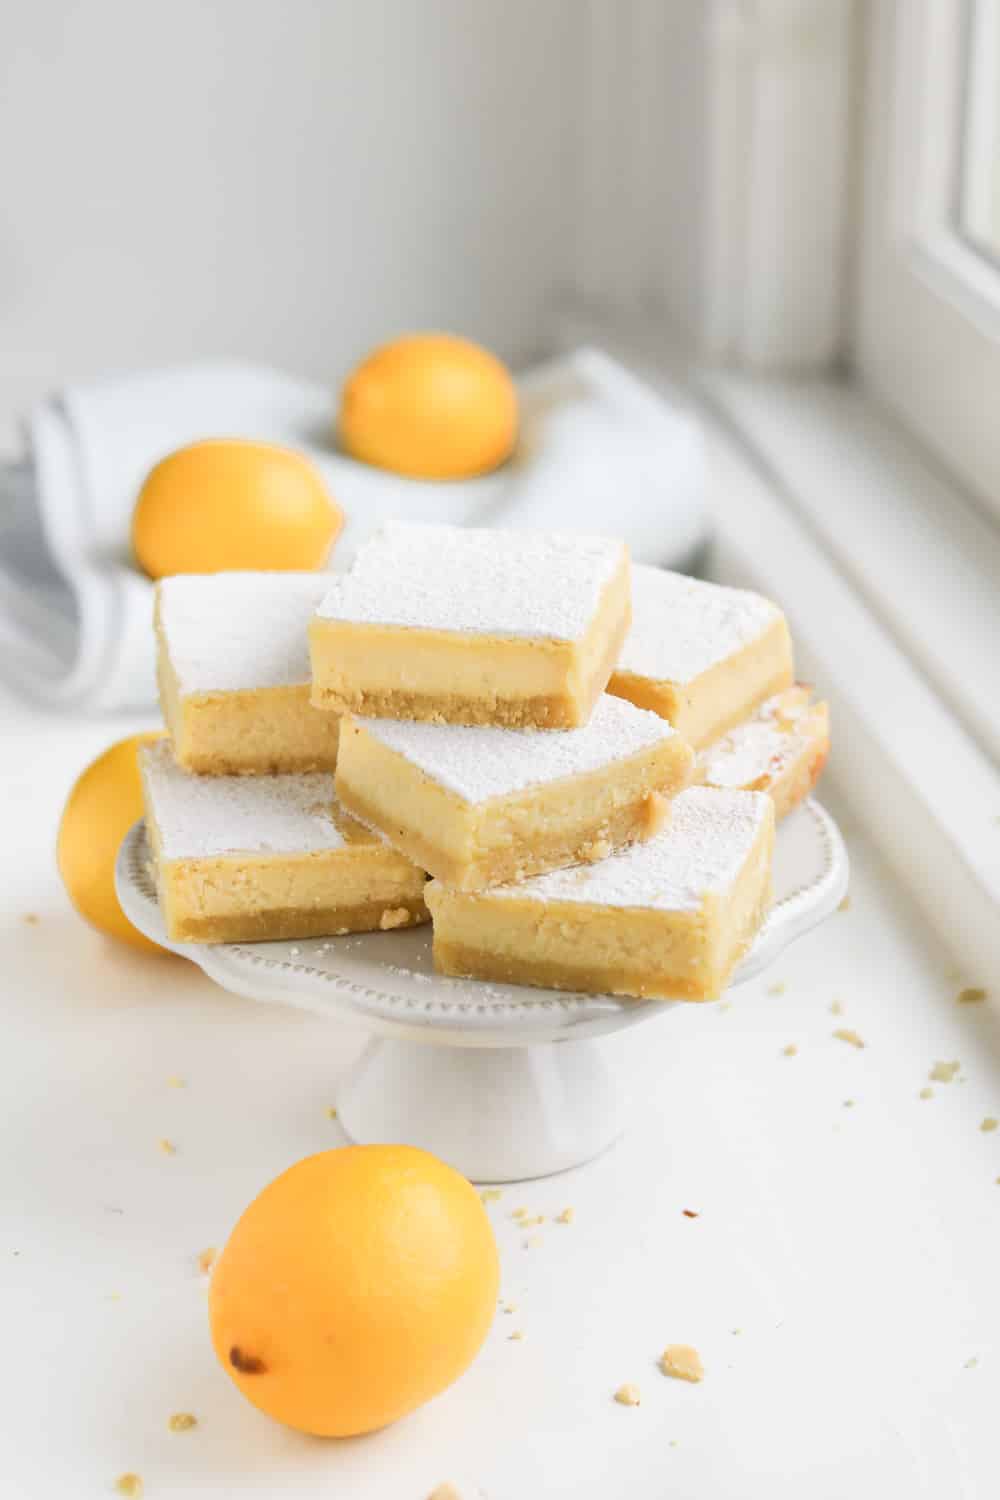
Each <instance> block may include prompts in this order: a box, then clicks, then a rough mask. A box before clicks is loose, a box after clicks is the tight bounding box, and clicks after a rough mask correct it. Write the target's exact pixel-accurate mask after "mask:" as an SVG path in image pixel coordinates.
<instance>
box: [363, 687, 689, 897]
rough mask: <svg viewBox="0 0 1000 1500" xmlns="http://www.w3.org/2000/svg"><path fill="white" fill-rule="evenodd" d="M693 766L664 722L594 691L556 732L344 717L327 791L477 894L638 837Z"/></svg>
mask: <svg viewBox="0 0 1000 1500" xmlns="http://www.w3.org/2000/svg"><path fill="white" fill-rule="evenodd" d="M692 762H693V754H692V751H691V750H690V748H689V747H688V745H686V744H685V742H684V741H683V740H682V739H681V737H680V735H679V734H677V732H676V731H675V730H674V729H673V728H672V727H671V725H669V724H667V723H666V722H665V721H664V720H663V719H660V718H658V717H657V715H656V714H651V713H646V712H645V711H644V710H643V709H641V708H635V707H634V706H633V704H631V703H626V702H625V701H624V700H623V699H621V698H611V697H609V696H608V695H607V694H606V693H605V694H602V695H601V697H600V698H599V699H598V702H597V707H596V708H595V709H594V712H593V714H592V716H591V718H590V722H589V723H588V724H585V725H584V726H583V727H582V728H580V729H567V730H564V731H563V732H561V733H558V734H539V733H538V732H537V731H536V730H531V729H487V728H483V727H482V726H466V725H457V724H420V723H414V722H408V721H405V720H399V719H354V718H353V717H351V716H348V717H346V718H345V719H344V720H343V721H342V727H341V735H340V760H339V763H338V769H337V782H336V785H337V796H338V798H339V799H340V802H341V805H342V806H343V807H345V808H347V809H348V811H349V812H352V813H354V814H355V816H357V817H358V818H361V819H362V820H363V821H364V822H365V823H367V824H370V825H371V827H373V828H375V829H378V830H379V831H380V832H381V833H383V834H385V836H386V838H387V839H389V840H391V842H392V843H393V844H394V845H395V847H396V848H397V849H399V850H401V851H402V853H404V854H406V855H408V856H409V858H410V859H412V860H414V862H415V863H417V864H419V865H420V866H421V867H422V868H423V869H425V870H429V871H430V872H431V874H433V875H435V876H437V877H438V878H439V879H440V880H446V881H448V882H449V883H450V884H452V885H457V886H459V887H461V888H462V889H463V890H477V889H480V888H481V887H483V886H488V885H498V884H500V883H502V882H503V881H508V880H521V879H523V878H524V877H525V876H527V875H534V874H537V873H539V872H540V871H542V870H554V869H557V868H559V866H561V865H569V864H575V863H577V862H578V861H580V860H588V859H601V858H604V857H606V856H607V855H608V854H610V853H611V852H612V850H614V849H618V848H621V847H622V846H623V845H625V844H627V843H630V842H632V841H633V840H635V839H641V838H647V837H649V836H650V835H651V834H653V833H655V832H656V830H657V828H659V827H660V825H661V824H662V823H663V821H664V819H665V817H666V814H667V799H668V798H670V797H672V796H673V795H674V793H675V792H678V791H680V790H681V788H682V787H684V786H686V784H687V782H688V780H689V779H690V774H691V770H692Z"/></svg>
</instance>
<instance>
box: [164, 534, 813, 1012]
mask: <svg viewBox="0 0 1000 1500" xmlns="http://www.w3.org/2000/svg"><path fill="white" fill-rule="evenodd" d="M156 630H157V640H158V659H159V680H160V693H161V700H162V704H163V712H164V716H165V719H166V723H167V728H168V730H169V736H168V737H167V738H164V739H162V740H160V741H158V742H156V743H154V744H152V745H151V746H149V747H147V748H146V749H145V750H143V751H142V752H141V759H142V777H143V788H144V795H145V807H146V827H147V833H148V837H149V841H150V845H151V849H152V854H153V859H154V862H155V868H156V878H157V888H158V892H159V899H160V904H161V907H162V910H163V916H164V921H165V924H166V929H167V933H168V936H169V937H170V939H171V940H173V941H176V942H181V943H199V942H206V943H215V942H253V941H260V940H267V939H279V938H281V939H295V938H310V937H333V936H339V935H341V934H344V933H354V932H377V931H387V930H390V929H395V928H400V927H406V926H410V925H413V924H416V923H422V922H427V921H429V920H431V921H433V924H434V941H433V951H434V963H435V967H436V968H437V969H438V971H439V972H441V973H444V974H453V975H462V976H466V977H469V978H477V979H485V980H491V981H498V980H499V981H507V982H510V983H514V984H523V985H540V986H545V987H551V988H556V989H568V990H576V991H588V992H593V993H598V994H614V995H625V996H643V997H645V996H657V997H664V998H681V999H689V1000H702V999H709V998H711V997H713V996H716V995H718V994H719V993H720V992H721V991H722V990H723V989H724V988H725V986H726V983H727V981H728V979H729V976H730V974H731V972H732V969H733V967H734V965H735V964H736V962H737V961H738V959H739V958H740V956H741V954H742V953H744V952H745V951H746V949H747V948H748V946H749V945H750V944H751V942H752V941H753V938H754V935H755V934H756V932H757V930H758V928H759V927H760V925H761V923H762V921H763V920H764V917H765V915H766V913H767V910H768V906H769V903H770V900H771V855H772V848H773V843H774V824H775V818H776V817H779V818H780V817H781V816H783V815H784V814H785V813H786V812H788V810H789V809H790V808H792V807H793V806H794V805H795V804H796V803H797V802H799V801H800V800H801V799H802V797H804V796H805V795H806V793H807V792H808V791H809V789H810V788H811V787H812V786H813V785H814V783H815V781H816V778H817V777H818V775H819V773H820V771H821V769H822V767H823V764H824V761H825V759H826V755H827V750H828V745H829V729H828V715H827V708H826V705H825V704H823V703H814V702H812V701H811V694H810V692H809V690H808V689H807V688H804V687H800V686H795V685H794V675H793V666H792V648H791V641H790V638H789V633H788V627H787V625H786V622H785V619H784V616H783V615H782V613H781V611H780V610H779V609H778V608H777V607H776V606H775V605H774V604H772V603H770V602H769V601H768V600H767V599H763V598H761V597H760V596H759V595H757V594H752V593H746V592H743V591H741V590H737V589H730V588H720V587H718V586H717V585H715V584H710V583H702V582H699V581H697V580H695V579H691V578H687V577H684V576H682V575H680V574H677V573H669V572H665V571H661V570H659V569H656V568H648V567H639V566H634V567H633V566H631V565H630V562H629V557H628V553H627V550H626V548H625V546H624V544H623V543H622V542H620V541H616V540H613V539H609V538H606V537H596V536H594V537H592V536H579V535H568V534H567V535H553V534H544V535H543V534H536V533H529V532H512V531H487V530H468V529H464V528H458V527H451V526H416V525H406V524H401V523H400V524H391V525H387V526H385V527H383V528H382V529H381V530H380V531H378V532H377V533H376V534H375V535H374V536H373V537H372V538H371V540H369V541H368V543H367V544H366V545H365V546H364V547H363V548H362V549H361V550H360V551H359V553H358V554H357V557H356V559H355V561H354V564H353V566H352V567H351V569H350V571H348V572H346V573H342V574H316V573H308V574H296V573H222V574H216V575H206V576H178V577H173V578H168V579H166V580H164V581H163V582H162V583H161V584H160V585H159V589H158V597H157V605H156Z"/></svg>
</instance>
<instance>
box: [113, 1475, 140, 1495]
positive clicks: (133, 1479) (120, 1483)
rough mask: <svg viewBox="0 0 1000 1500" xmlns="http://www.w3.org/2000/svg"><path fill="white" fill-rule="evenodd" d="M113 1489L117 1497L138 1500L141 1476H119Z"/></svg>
mask: <svg viewBox="0 0 1000 1500" xmlns="http://www.w3.org/2000/svg"><path fill="white" fill-rule="evenodd" d="M115 1489H116V1490H117V1491H118V1493H119V1495H129V1496H130V1497H131V1500H139V1496H140V1495H141V1494H142V1475H141V1474H119V1476H118V1478H117V1479H116V1480H115Z"/></svg>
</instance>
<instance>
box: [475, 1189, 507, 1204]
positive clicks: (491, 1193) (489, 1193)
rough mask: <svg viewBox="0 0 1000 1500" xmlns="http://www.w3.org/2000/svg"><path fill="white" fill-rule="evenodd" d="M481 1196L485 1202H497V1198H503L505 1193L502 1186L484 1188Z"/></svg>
mask: <svg viewBox="0 0 1000 1500" xmlns="http://www.w3.org/2000/svg"><path fill="white" fill-rule="evenodd" d="M479 1196H480V1198H481V1199H482V1200H483V1202H484V1203H496V1201H497V1199H498V1198H501V1197H502V1196H503V1194H502V1192H501V1190H500V1188H483V1190H482V1192H481V1193H480V1194H479Z"/></svg>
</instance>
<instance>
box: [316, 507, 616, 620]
mask: <svg viewBox="0 0 1000 1500" xmlns="http://www.w3.org/2000/svg"><path fill="white" fill-rule="evenodd" d="M625 556H626V551H625V545H624V543H623V542H620V541H615V540H612V539H610V538H608V537H597V536H574V535H569V534H562V533H546V532H525V531H485V530H474V529H470V528H468V527H461V526H415V525H408V524H406V523H404V522H390V523H388V524H387V525H385V526H383V527H381V528H380V529H379V530H378V531H377V532H375V534H374V536H372V537H371V539H370V540H369V541H368V542H367V543H366V544H365V545H364V546H363V547H362V548H361V550H360V551H359V552H358V555H357V557H356V558H355V560H354V563H353V566H352V567H351V569H350V572H348V573H345V574H342V575H341V576H339V577H337V578H336V579H334V580H333V581H332V582H331V583H330V586H329V591H328V593H327V595H326V597H325V598H324V599H323V601H322V603H321V604H320V606H319V610H318V614H319V616H320V618H321V619H327V620H349V621H353V622H356V623H358V624H368V625H391V626H393V625H394V626H401V627H412V628H416V629H423V630H449V631H463V632H470V633H473V634H480V635H503V636H521V637H523V636H537V637H540V638H542V639H546V640H563V641H576V640H579V639H580V637H581V636H582V635H583V634H584V632H585V631H586V629H587V627H588V625H589V624H590V622H591V620H592V618H593V615H594V612H595V610H596V609H597V606H598V603H599V601H600V596H601V592H602V590H603V589H604V587H605V585H606V584H607V583H608V582H609V580H610V579H611V578H612V577H613V575H614V573H615V571H616V570H617V569H618V568H619V567H620V566H621V564H622V562H623V560H624V558H625Z"/></svg>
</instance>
